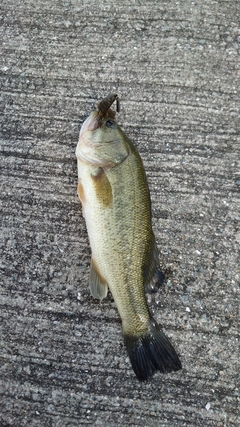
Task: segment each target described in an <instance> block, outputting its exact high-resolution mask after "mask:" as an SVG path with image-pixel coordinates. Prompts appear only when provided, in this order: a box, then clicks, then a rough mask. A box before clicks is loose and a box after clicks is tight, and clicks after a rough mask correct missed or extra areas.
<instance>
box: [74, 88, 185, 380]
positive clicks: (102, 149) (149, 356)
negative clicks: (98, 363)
mask: <svg viewBox="0 0 240 427" xmlns="http://www.w3.org/2000/svg"><path fill="white" fill-rule="evenodd" d="M115 101H116V102H117V110H119V98H118V96H117V95H116V94H110V95H108V96H107V97H106V98H104V99H103V100H102V101H101V102H100V103H99V104H98V108H97V109H96V110H95V111H92V112H91V114H90V115H89V117H88V118H87V119H86V120H85V121H84V123H83V124H82V127H81V129H80V135H79V141H78V144H77V148H76V157H77V166H78V189H77V191H78V196H79V198H80V201H81V204H82V213H83V216H84V218H85V222H86V227H87V232H88V237H89V242H90V247H91V265H90V274H89V286H90V293H91V295H92V297H93V298H97V299H99V300H102V299H103V298H105V297H106V296H107V293H108V289H110V291H111V294H112V296H113V299H114V301H115V303H116V306H117V309H118V312H119V314H120V317H121V320H122V328H123V337H124V343H125V346H126V349H127V353H128V356H129V359H130V362H131V364H132V368H133V371H134V372H135V375H136V376H137V378H138V379H139V380H140V381H146V380H149V379H150V378H151V377H152V375H153V374H154V373H155V371H157V370H159V371H160V372H161V373H168V372H171V371H178V370H180V369H181V367H182V365H181V361H180V359H179V356H178V354H177V353H176V351H175V349H174V347H173V345H172V344H171V342H170V340H169V338H168V337H167V336H166V335H165V334H164V332H163V330H162V326H160V325H159V324H158V323H157V322H156V321H155V319H154V318H153V316H152V314H151V313H150V310H149V307H148V304H147V299H146V294H145V288H146V287H147V286H148V284H149V283H151V281H152V280H153V277H154V276H155V274H156V273H157V274H158V277H159V278H160V280H162V278H163V273H162V272H161V269H160V267H159V255H158V249H157V244H156V240H155V236H154V233H153V229H152V214H151V200H150V192H149V187H148V183H147V178H146V173H145V170H144V166H143V162H142V159H141V157H140V154H139V152H138V150H137V148H136V147H135V145H134V144H133V143H132V141H131V140H130V139H129V138H128V137H127V136H126V135H125V133H124V132H123V130H122V129H121V128H120V126H119V125H118V123H117V121H116V117H115V115H116V113H115V111H114V110H112V108H110V107H111V106H112V104H113V103H114V102H115Z"/></svg>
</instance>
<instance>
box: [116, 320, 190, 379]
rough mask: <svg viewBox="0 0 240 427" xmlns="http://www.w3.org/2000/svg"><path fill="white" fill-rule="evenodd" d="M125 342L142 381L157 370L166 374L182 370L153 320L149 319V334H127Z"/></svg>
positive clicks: (174, 353)
mask: <svg viewBox="0 0 240 427" xmlns="http://www.w3.org/2000/svg"><path fill="white" fill-rule="evenodd" d="M124 341H125V345H126V347H127V352H128V355H129V358H130V361H131V364H132V367H133V370H134V372H135V374H136V376H137V378H138V379H139V380H140V381H144V380H148V379H149V378H150V377H151V376H152V375H153V374H154V372H155V371H157V370H159V371H160V372H162V373H166V372H171V371H178V370H179V369H181V368H182V365H181V362H180V360H179V357H178V355H177V353H176V351H175V350H174V348H173V346H172V344H171V343H170V341H169V339H168V338H167V337H166V335H165V334H164V333H163V331H162V330H161V329H160V327H159V326H158V324H157V323H156V322H155V320H154V319H153V318H150V319H149V327H148V331H147V333H145V334H144V335H142V336H139V335H127V334H125V335H124Z"/></svg>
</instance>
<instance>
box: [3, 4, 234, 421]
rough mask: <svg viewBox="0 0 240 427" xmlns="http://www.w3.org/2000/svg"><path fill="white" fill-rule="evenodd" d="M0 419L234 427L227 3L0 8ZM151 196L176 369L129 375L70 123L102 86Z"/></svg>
mask: <svg viewBox="0 0 240 427" xmlns="http://www.w3.org/2000/svg"><path fill="white" fill-rule="evenodd" d="M1 9H2V12H1V19H2V26H1V38H2V47H1V51H2V53H1V67H0V72H1V85H2V86H1V89H2V91H1V106H2V116H1V118H2V122H1V123H2V126H1V147H2V149H1V153H2V156H1V168H2V172H1V200H2V216H1V217H2V228H1V301H0V303H1V329H2V333H1V400H0V407H1V410H0V414H1V415H0V426H1V427H10V426H13V427H25V426H26V427H48V426H54V427H55V426H56V427H75V426H80V425H82V426H88V425H93V426H107V427H108V426H109V427H113V426H114V427H115V426H146V427H151V426H154V427H156V426H163V427H165V426H171V427H172V426H202V427H209V426H214V427H233V426H234V427H235V426H238V425H239V418H238V410H239V409H238V399H239V391H238V383H237V378H238V377H237V375H238V373H237V372H238V368H239V360H238V350H239V348H238V344H239V341H238V340H239V336H238V332H239V331H238V322H239V311H238V310H239V306H238V299H237V296H238V286H239V277H240V274H239V260H238V254H239V253H238V251H239V237H240V231H239V228H238V226H239V219H240V210H239V208H240V202H239V189H240V174H239V172H240V162H239V157H240V154H239V143H240V141H239V121H240V120H239V105H240V101H239V87H240V75H239V69H240V67H239V65H240V58H239V42H240V25H239V23H240V3H239V1H238V0H231V1H229V0H226V1H224V0H221V1H214V0H208V1H203V0H200V1H196V2H195V1H190V0H185V1H183V0H180V1H173V0H168V1H167V0H165V1H164V0H163V1H160V0H150V1H143V0H131V1H130V0H123V1H118V2H116V1H112V0H108V1H104V0H102V1H100V0H99V1H94V0H89V1H81V0H72V1H71V0H70V1H46V0H39V1H32V0H23V1H16V0H2V2H1ZM111 92H116V93H118V94H119V97H120V99H121V113H120V114H119V115H118V121H119V124H120V125H121V126H122V128H123V129H124V131H125V132H126V134H127V135H128V136H129V137H130V138H131V139H132V140H133V141H134V142H135V144H136V145H137V147H138V149H139V151H140V153H141V155H142V158H143V161H144V164H145V167H146V173H147V176H148V180H149V186H150V189H151V198H152V206H153V226H154V230H155V233H156V237H157V242H158V246H159V250H160V262H161V265H162V267H163V269H164V270H165V271H167V276H168V277H167V281H166V283H165V284H164V285H163V286H162V287H161V288H160V289H159V290H158V291H157V292H156V293H152V294H148V300H149V304H150V306H151V309H152V311H153V313H154V315H155V317H156V319H157V320H158V321H159V322H161V324H162V325H163V326H164V330H165V331H166V333H167V334H168V335H169V337H171V339H172V341H173V342H174V346H175V347H176V349H177V351H178V352H179V354H180V356H181V360H182V363H183V369H182V371H181V372H177V373H172V374H169V375H161V374H160V373H157V374H156V375H155V376H154V377H153V379H152V380H151V381H149V382H147V383H140V382H138V380H137V379H136V377H135V375H134V373H133V371H132V369H131V366H130V362H129V359H128V358H127V354H126V350H125V348H124V345H123V337H122V331H121V322H120V319H119V315H118V312H117V310H116V307H115V304H114V302H113V300H112V297H111V295H109V296H108V298H107V299H105V300H103V301H102V303H101V304H99V302H98V301H95V300H93V299H92V298H91V297H90V295H89V290H88V273H89V262H90V249H89V244H88V239H87V234H86V228H85V223H84V219H83V218H82V215H81V208H80V203H79V201H78V198H77V193H76V185H77V167H76V159H75V147H76V144H77V140H78V133H79V128H80V125H81V123H82V121H83V120H84V118H85V117H86V116H87V115H88V114H89V113H90V112H91V111H92V109H93V108H94V105H95V103H96V102H97V101H98V100H100V99H101V98H102V97H104V96H106V95H107V94H108V93H111Z"/></svg>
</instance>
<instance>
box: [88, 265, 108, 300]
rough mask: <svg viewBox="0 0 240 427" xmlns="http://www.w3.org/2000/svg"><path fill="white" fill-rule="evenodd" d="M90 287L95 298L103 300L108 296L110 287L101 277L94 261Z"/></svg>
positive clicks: (91, 268)
mask: <svg viewBox="0 0 240 427" xmlns="http://www.w3.org/2000/svg"><path fill="white" fill-rule="evenodd" d="M89 287H90V292H91V295H92V297H93V298H97V299H100V300H102V299H103V298H105V297H106V296H107V293H108V285H107V283H106V281H105V279H104V278H103V277H102V276H101V274H100V272H99V270H98V268H97V265H96V263H95V262H94V260H93V259H92V260H91V267H90V275H89Z"/></svg>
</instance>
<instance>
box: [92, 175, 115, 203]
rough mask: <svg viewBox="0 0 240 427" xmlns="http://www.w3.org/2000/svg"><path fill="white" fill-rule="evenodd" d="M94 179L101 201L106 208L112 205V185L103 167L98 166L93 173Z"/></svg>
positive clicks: (97, 194)
mask: <svg viewBox="0 0 240 427" xmlns="http://www.w3.org/2000/svg"><path fill="white" fill-rule="evenodd" d="M92 179H93V182H94V186H95V191H96V196H97V198H98V200H99V202H100V203H101V204H102V205H103V206H104V207H105V208H106V207H109V206H111V205H112V202H113V195H112V187H111V184H110V182H109V179H108V177H107V175H106V173H105V171H104V170H103V168H98V169H97V170H96V172H95V173H93V174H92Z"/></svg>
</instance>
